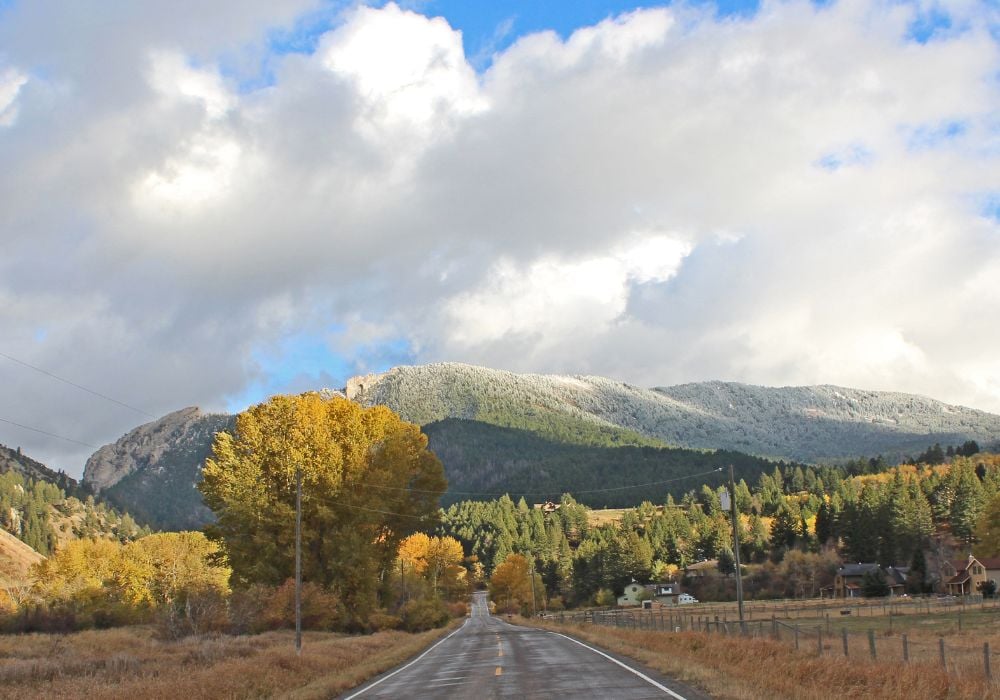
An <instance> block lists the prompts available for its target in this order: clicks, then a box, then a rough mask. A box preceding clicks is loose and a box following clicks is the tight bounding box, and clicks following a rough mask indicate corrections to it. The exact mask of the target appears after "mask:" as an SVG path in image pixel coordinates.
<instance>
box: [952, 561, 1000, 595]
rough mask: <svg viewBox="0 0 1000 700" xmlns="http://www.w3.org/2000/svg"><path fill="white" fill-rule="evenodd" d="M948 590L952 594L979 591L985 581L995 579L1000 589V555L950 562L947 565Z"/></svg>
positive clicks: (967, 593)
mask: <svg viewBox="0 0 1000 700" xmlns="http://www.w3.org/2000/svg"><path fill="white" fill-rule="evenodd" d="M945 570H946V573H947V575H949V576H951V578H949V579H948V580H947V581H946V582H945V585H946V586H947V591H948V593H950V594H951V595H971V594H972V593H978V592H979V590H980V586H981V585H982V584H983V583H984V582H985V581H993V583H994V584H997V587H998V590H1000V557H974V556H972V555H971V554H970V555H969V558H968V559H959V560H957V561H952V562H948V563H947V564H946V565H945Z"/></svg>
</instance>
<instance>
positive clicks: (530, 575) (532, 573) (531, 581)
mask: <svg viewBox="0 0 1000 700" xmlns="http://www.w3.org/2000/svg"><path fill="white" fill-rule="evenodd" d="M528 584H529V585H530V586H531V616H532V617H534V616H535V558H534V557H531V567H530V568H529V569H528Z"/></svg>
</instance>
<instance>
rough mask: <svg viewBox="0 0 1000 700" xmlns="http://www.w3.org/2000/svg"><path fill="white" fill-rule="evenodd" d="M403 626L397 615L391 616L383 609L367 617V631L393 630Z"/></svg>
mask: <svg viewBox="0 0 1000 700" xmlns="http://www.w3.org/2000/svg"><path fill="white" fill-rule="evenodd" d="M401 624H403V620H402V618H400V617H399V615H393V614H391V613H389V612H388V611H386V610H384V609H381V608H380V609H378V610H375V611H374V612H373V613H372V614H371V615H369V616H368V631H369V632H378V631H379V630H395V629H399V626H400V625H401Z"/></svg>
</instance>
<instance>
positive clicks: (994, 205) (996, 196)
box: [979, 192, 1000, 224]
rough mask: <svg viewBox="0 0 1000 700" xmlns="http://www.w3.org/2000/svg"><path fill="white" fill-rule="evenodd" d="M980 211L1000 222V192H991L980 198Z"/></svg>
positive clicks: (988, 217)
mask: <svg viewBox="0 0 1000 700" xmlns="http://www.w3.org/2000/svg"><path fill="white" fill-rule="evenodd" d="M979 199H980V202H981V204H980V207H979V213H980V214H982V215H983V216H984V217H986V218H987V219H992V220H993V221H995V222H997V223H998V224H1000V192H989V193H987V194H984V195H982V196H981V197H980V198H979Z"/></svg>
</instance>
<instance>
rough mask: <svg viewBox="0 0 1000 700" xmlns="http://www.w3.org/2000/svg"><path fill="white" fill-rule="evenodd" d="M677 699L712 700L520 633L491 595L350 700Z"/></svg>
mask: <svg viewBox="0 0 1000 700" xmlns="http://www.w3.org/2000/svg"><path fill="white" fill-rule="evenodd" d="M543 697H544V698H551V697H567V698H574V699H576V698H601V699H602V700H605V699H607V698H614V699H615V700H635V699H638V698H673V699H674V700H706V699H707V697H708V696H706V695H705V694H703V693H700V692H696V691H693V690H691V689H690V688H686V687H684V686H683V685H681V684H679V683H677V682H676V681H671V680H669V679H666V678H664V677H663V676H661V675H659V674H657V673H656V672H654V671H650V670H648V669H645V668H639V667H638V665H637V664H636V663H634V662H632V661H629V660H626V659H620V660H616V659H614V658H612V657H610V656H608V655H607V654H605V653H604V652H601V651H599V650H597V649H594V648H593V647H589V646H586V645H584V644H582V643H581V642H577V641H575V640H572V639H570V638H568V637H564V636H562V635H560V634H556V633H554V632H548V631H545V630H538V629H532V628H528V627H518V626H516V625H511V624H508V623H507V622H505V621H503V620H501V619H499V618H497V617H493V616H491V615H490V613H489V608H488V607H487V602H486V594H485V593H476V594H475V595H474V596H473V605H472V614H471V616H470V617H469V618H468V619H467V620H466V621H465V624H464V625H463V626H462V627H460V628H459V629H458V630H457V631H455V632H453V633H452V634H451V635H449V636H448V637H445V638H444V640H442V641H440V642H438V643H437V644H436V645H435V646H433V647H431V648H430V649H429V650H427V651H426V652H424V654H423V655H421V656H418V657H417V658H416V659H414V660H413V661H411V662H409V663H407V664H404V665H403V666H401V667H400V668H398V669H396V670H395V671H390V672H388V673H386V674H384V675H382V676H380V677H378V678H376V679H375V680H373V681H371V682H370V683H368V684H366V685H364V686H361V687H360V688H357V689H355V690H353V691H349V692H348V693H347V694H346V695H345V696H344V698H345V700H348V699H350V698H358V700H372V699H374V698H474V699H475V700H485V699H486V698H543Z"/></svg>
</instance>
